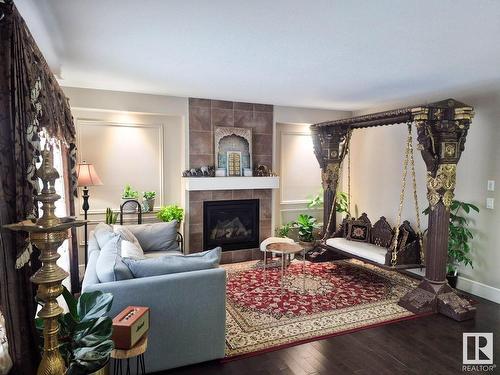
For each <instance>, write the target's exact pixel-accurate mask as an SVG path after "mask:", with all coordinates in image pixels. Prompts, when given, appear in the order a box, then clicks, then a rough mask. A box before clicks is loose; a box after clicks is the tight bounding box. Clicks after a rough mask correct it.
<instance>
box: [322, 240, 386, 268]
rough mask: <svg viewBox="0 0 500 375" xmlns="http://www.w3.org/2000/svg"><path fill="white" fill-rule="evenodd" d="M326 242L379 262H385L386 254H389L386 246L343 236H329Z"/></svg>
mask: <svg viewBox="0 0 500 375" xmlns="http://www.w3.org/2000/svg"><path fill="white" fill-rule="evenodd" d="M326 244H327V245H328V246H331V247H334V248H336V249H339V250H342V251H345V252H346V253H349V254H352V255H356V256H358V257H360V258H363V259H367V260H370V261H372V262H375V263H379V264H385V254H387V249H386V248H385V247H382V246H377V245H374V244H371V243H367V242H357V241H349V240H348V239H345V238H342V237H336V238H329V239H327V240H326Z"/></svg>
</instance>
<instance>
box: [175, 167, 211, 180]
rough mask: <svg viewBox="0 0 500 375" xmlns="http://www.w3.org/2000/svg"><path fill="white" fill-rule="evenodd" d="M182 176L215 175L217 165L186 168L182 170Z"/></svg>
mask: <svg viewBox="0 0 500 375" xmlns="http://www.w3.org/2000/svg"><path fill="white" fill-rule="evenodd" d="M182 177H215V167H214V166H213V165H211V166H203V167H200V168H191V169H186V170H185V171H184V172H182Z"/></svg>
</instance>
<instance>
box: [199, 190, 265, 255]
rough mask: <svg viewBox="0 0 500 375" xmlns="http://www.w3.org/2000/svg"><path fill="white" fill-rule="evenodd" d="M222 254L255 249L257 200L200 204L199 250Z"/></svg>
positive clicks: (257, 220) (257, 227)
mask: <svg viewBox="0 0 500 375" xmlns="http://www.w3.org/2000/svg"><path fill="white" fill-rule="evenodd" d="M216 246H220V247H222V251H228V250H240V249H252V248H257V247H259V200H258V199H239V200H223V201H205V202H203V248H204V249H205V250H207V249H211V248H214V247H216Z"/></svg>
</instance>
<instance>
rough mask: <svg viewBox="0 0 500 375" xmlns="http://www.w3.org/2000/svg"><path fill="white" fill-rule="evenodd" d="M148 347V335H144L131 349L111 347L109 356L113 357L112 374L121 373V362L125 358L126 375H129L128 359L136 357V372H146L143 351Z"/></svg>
mask: <svg viewBox="0 0 500 375" xmlns="http://www.w3.org/2000/svg"><path fill="white" fill-rule="evenodd" d="M147 348H148V335H147V334H146V335H144V336H143V337H142V338H141V339H140V340H139V341H137V343H136V344H135V346H134V347H133V348H131V349H113V351H112V352H111V358H113V374H114V375H121V374H122V371H123V368H122V362H123V361H124V360H127V367H126V370H125V374H126V375H130V359H131V358H134V357H136V365H137V366H136V372H135V373H136V374H139V369H140V371H141V372H140V373H141V374H142V375H145V374H146V364H145V363H144V353H145V352H146V350H147Z"/></svg>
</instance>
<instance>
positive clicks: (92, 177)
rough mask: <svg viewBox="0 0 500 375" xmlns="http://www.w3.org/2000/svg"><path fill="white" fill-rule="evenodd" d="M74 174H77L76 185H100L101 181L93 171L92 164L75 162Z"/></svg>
mask: <svg viewBox="0 0 500 375" xmlns="http://www.w3.org/2000/svg"><path fill="white" fill-rule="evenodd" d="M76 174H77V176H78V186H95V185H102V181H101V179H100V178H99V176H98V175H97V172H96V171H95V168H94V164H90V163H85V162H83V163H79V164H77V166H76Z"/></svg>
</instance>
